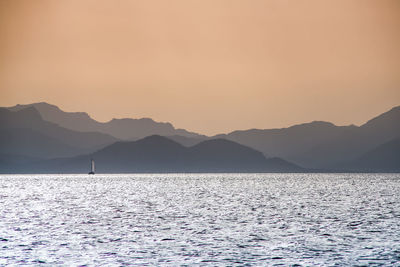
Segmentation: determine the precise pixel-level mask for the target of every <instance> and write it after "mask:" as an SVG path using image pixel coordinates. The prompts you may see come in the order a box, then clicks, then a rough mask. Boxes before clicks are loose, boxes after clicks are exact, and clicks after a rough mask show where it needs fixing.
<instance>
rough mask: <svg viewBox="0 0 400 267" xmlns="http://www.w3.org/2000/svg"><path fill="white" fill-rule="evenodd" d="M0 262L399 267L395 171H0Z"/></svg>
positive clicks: (398, 177)
mask: <svg viewBox="0 0 400 267" xmlns="http://www.w3.org/2000/svg"><path fill="white" fill-rule="evenodd" d="M0 208H1V209H0V265H1V266H28V265H34V266H38V265H39V266H104V265H106V266H400V174H354V173H353V174H346V173H344V174H320V173H311V174H291V173H282V174H268V173H263V174H96V175H91V176H89V175H86V174H85V175H61V174H60V175H1V176H0Z"/></svg>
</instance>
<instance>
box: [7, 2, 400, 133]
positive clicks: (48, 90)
mask: <svg viewBox="0 0 400 267" xmlns="http://www.w3.org/2000/svg"><path fill="white" fill-rule="evenodd" d="M399 33H400V1H397V0H393V1H389V0H374V1H372V0H335V1H333V0H328V1H320V0H307V1H305V0H270V1H269V0H168V1H165V0H142V1H136V0H57V1H53V0H35V1H32V0H0V40H1V41H0V106H12V105H15V104H27V103H33V102H41V101H46V102H48V103H51V104H55V105H57V106H59V107H60V108H62V109H63V110H65V111H85V112H88V113H89V114H90V115H91V116H92V117H93V118H94V119H96V120H99V121H108V120H110V119H112V118H122V117H132V118H142V117H150V118H153V119H154V120H156V121H164V122H171V123H172V124H173V125H174V126H175V127H177V128H185V129H187V130H190V131H196V132H199V133H203V134H208V135H211V134H217V133H224V132H230V131H232V130H237V129H249V128H261V129H266V128H280V127H286V126H290V125H293V124H298V123H304V122H310V121H314V120H324V121H330V122H333V123H335V124H337V125H348V124H356V125H359V124H362V123H364V122H365V121H367V120H368V119H370V118H372V117H374V116H376V115H378V114H380V113H382V112H385V111H387V110H389V109H390V108H392V107H394V106H398V105H400V34H399Z"/></svg>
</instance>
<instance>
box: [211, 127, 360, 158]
mask: <svg viewBox="0 0 400 267" xmlns="http://www.w3.org/2000/svg"><path fill="white" fill-rule="evenodd" d="M353 128H356V127H355V126H336V125H334V124H332V123H329V122H322V121H314V122H311V123H304V124H300V125H294V126H291V127H289V128H282V129H266V130H260V129H251V130H243V131H234V132H231V133H229V134H221V135H217V136H214V137H213V138H225V139H228V140H232V141H234V142H238V143H240V144H243V145H246V146H249V147H252V148H254V149H257V150H259V151H261V152H263V153H264V154H265V155H268V156H273V157H282V158H290V157H292V156H293V155H297V154H301V153H305V152H307V151H308V150H309V149H310V148H312V147H314V146H316V145H318V144H321V143H324V142H327V141H328V140H331V139H333V138H335V137H337V136H340V135H341V134H342V133H344V132H346V131H349V130H352V129H353Z"/></svg>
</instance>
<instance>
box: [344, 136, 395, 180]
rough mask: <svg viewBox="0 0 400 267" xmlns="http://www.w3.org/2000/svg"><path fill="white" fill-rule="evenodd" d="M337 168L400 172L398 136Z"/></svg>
mask: <svg viewBox="0 0 400 267" xmlns="http://www.w3.org/2000/svg"><path fill="white" fill-rule="evenodd" d="M338 169H343V170H351V171H360V172H400V138H397V139H394V140H392V141H389V142H387V143H384V144H382V145H379V146H378V147H376V148H374V149H372V150H370V151H368V152H367V153H365V154H363V155H362V156H361V157H359V158H357V159H355V160H353V161H350V162H347V163H345V164H343V165H341V166H338Z"/></svg>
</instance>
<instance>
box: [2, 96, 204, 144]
mask: <svg viewBox="0 0 400 267" xmlns="http://www.w3.org/2000/svg"><path fill="white" fill-rule="evenodd" d="M29 107H34V108H36V109H37V110H38V111H39V113H40V115H41V116H42V118H43V119H44V120H46V121H49V122H53V123H56V124H58V125H60V126H62V127H64V128H67V129H70V130H74V131H80V132H100V133H105V134H108V135H112V136H114V137H116V138H118V139H124V140H132V139H135V140H136V139H140V138H143V137H145V136H149V135H153V134H159V135H164V136H169V135H181V136H185V137H201V135H199V134H196V133H191V132H188V131H186V130H184V129H175V128H174V127H173V126H172V124H170V123H164V122H155V121H153V120H152V119H149V118H142V119H130V118H125V119H112V120H110V121H109V122H105V123H103V122H98V121H96V120H94V119H92V118H91V117H90V116H89V115H88V114H87V113H85V112H65V111H62V110H61V109H60V108H58V107H57V106H55V105H51V104H48V103H45V102H40V103H33V104H28V105H16V106H14V107H10V108H8V109H10V110H13V111H17V110H22V109H26V108H29Z"/></svg>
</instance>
